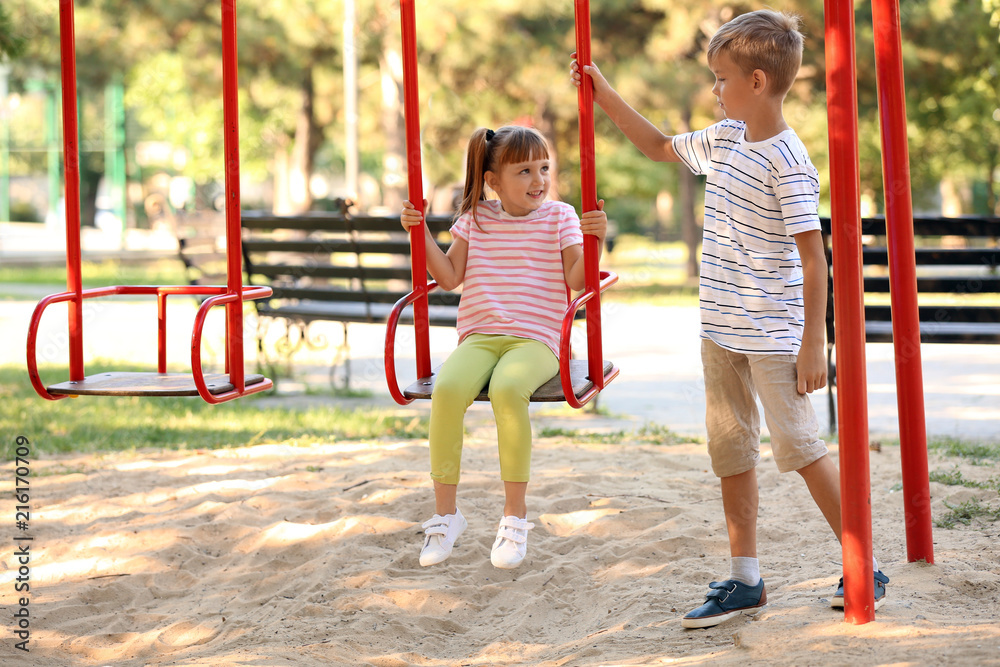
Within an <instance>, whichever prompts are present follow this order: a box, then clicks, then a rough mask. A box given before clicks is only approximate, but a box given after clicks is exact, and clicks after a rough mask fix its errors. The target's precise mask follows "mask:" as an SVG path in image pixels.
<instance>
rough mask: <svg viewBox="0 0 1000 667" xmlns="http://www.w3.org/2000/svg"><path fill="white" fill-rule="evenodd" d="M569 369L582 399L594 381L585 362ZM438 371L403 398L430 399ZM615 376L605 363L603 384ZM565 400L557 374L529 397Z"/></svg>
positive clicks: (578, 361)
mask: <svg viewBox="0 0 1000 667" xmlns="http://www.w3.org/2000/svg"><path fill="white" fill-rule="evenodd" d="M569 368H570V374H571V376H572V378H573V393H574V394H576V397H577V398H582V397H583V396H584V395H585V394H586V393H587V392H588V391H590V390H591V389H592V388H593V386H594V381H593V380H591V379H590V376H589V374H588V368H587V360H586V359H573V360H571V361H570V362H569ZM440 370H441V367H440V366H438V367H437V368H435V369H434V372H433V374H432V375H431V376H430V377H426V378H420V379H419V380H417V381H416V382H414V383H413V384H411V385H410V386H409V387H407V388H406V389H404V390H403V396H405V397H406V398H409V399H426V398H430V397H431V393H432V392H433V391H434V378H435V377H437V374H438V371H440ZM616 375H618V368H617V367H616V366H615V365H614V364H612V363H611V362H610V361H605V362H604V378H605V383H607V382H610V381H611V379H612V378H614V377H615V376H616ZM489 391H490V385H489V383H486V386H485V387H483V390H482V391H481V392H479V396H476V400H477V401H488V400H490V396H489ZM565 400H566V396H565V395H564V394H563V389H562V382H561V381H560V377H559V374H558V373H557V374H556V375H555V376H554V377H552V378H551V379H550V380H549V381H548V382H546V383H545V384H543V385H542V386H541V387H539V388H538V389H536V390H535V393H534V394H532V395H531V402H532V403H561V402H563V401H565Z"/></svg>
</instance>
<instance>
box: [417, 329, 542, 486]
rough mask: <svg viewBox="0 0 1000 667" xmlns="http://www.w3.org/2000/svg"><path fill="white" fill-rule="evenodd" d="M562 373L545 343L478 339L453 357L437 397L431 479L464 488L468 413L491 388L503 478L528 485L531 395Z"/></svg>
mask: <svg viewBox="0 0 1000 667" xmlns="http://www.w3.org/2000/svg"><path fill="white" fill-rule="evenodd" d="M558 371H559V361H558V360H557V359H556V356H555V354H553V353H552V350H550V349H549V347H548V345H546V344H545V343H540V342H538V341H536V340H531V339H528V338H518V337H516V336H501V335H489V334H472V335H470V336H468V337H466V339H465V340H463V341H462V344H461V345H459V346H458V348H456V349H455V351H454V352H452V353H451V356H450V357H448V360H447V361H445V362H444V365H443V366H442V367H441V371H440V373H439V374H438V376H437V378H436V379H435V381H434V393H433V394H432V396H431V424H430V449H431V478H432V479H434V480H437V481H438V482H442V483H444V484H458V480H459V475H460V471H461V465H462V436H463V434H464V428H463V424H462V422H463V419H464V417H465V411H466V410H468V409H469V406H470V405H472V402H473V401H474V400H475V399H476V396H478V395H479V392H480V391H482V389H483V386H485V385H486V383H487V381H488V382H489V383H490V391H489V395H490V403H491V404H492V405H493V416H494V417H495V419H496V424H497V446H498V448H499V450H500V478H501V479H502V480H503V481H505V482H527V481H528V477H529V474H530V471H531V424H530V423H529V421H528V403H529V399H530V398H531V394H532V393H534V391H535V390H536V389H538V387H540V386H541V385H543V384H545V382H547V381H548V380H549V379H551V378H552V376H553V375H555V374H556V373H557V372H558Z"/></svg>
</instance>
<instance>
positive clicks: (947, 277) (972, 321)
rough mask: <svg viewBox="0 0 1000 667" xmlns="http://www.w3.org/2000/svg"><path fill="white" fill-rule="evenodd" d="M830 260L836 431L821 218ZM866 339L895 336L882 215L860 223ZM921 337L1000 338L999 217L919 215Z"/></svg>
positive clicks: (916, 227) (950, 340) (831, 405)
mask: <svg viewBox="0 0 1000 667" xmlns="http://www.w3.org/2000/svg"><path fill="white" fill-rule="evenodd" d="M821 224H822V229H823V238H824V243H825V245H826V252H827V263H828V264H829V266H830V299H829V300H828V305H827V316H826V325H827V362H828V364H829V381H828V385H827V386H828V405H829V410H830V425H831V427H830V428H831V431H833V430H835V429H836V404H835V398H834V393H833V388H834V386H835V384H836V364H835V359H834V354H833V351H834V345H835V343H836V337H835V333H836V332H835V327H834V324H835V323H834V307H833V300H834V299H835V298H836V295H835V294H834V292H833V263H832V261H831V242H830V220H829V219H827V218H824V219H822V220H821ZM861 234H862V264H863V280H864V293H865V294H864V300H865V340H866V342H869V343H891V342H892V317H891V313H890V307H889V251H888V248H887V245H886V226H885V220H884V219H883V218H864V219H862V221H861ZM913 234H914V244H915V246H916V265H917V293H918V296H917V299H918V309H919V319H920V342H921V343H948V344H962V343H964V344H992V345H996V344H1000V218H986V217H960V218H944V217H928V216H920V217H916V218H914V220H913Z"/></svg>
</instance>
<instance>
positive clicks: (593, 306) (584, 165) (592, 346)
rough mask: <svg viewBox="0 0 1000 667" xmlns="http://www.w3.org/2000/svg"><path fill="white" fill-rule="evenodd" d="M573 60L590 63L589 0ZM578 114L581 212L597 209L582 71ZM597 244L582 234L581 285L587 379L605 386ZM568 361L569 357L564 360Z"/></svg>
mask: <svg viewBox="0 0 1000 667" xmlns="http://www.w3.org/2000/svg"><path fill="white" fill-rule="evenodd" d="M574 13H575V18H576V60H577V62H578V63H580V66H581V70H582V67H583V66H584V65H590V64H591V60H590V0H575V2H574ZM577 90H578V91H579V92H578V93H577V103H578V105H579V116H580V194H581V199H582V201H581V205H582V207H583V211H584V212H588V211H596V210H597V172H596V166H595V150H594V84H593V82H592V81H591V80H590V77H589V76H587V75H584V79H583V85H581V86H580V87H579V88H578V89H577ZM600 257H601V253H600V248H599V247H598V240H597V237H596V236H593V235H591V234H587V235H585V236H584V237H583V258H584V288H585V290H586V291H587V292H593V293H594V296H593V297H592V298H591V300H590V301H589V302H588V303H587V363H588V370H589V373H590V379H591V380H592V381H593V383H594V386H596V387H597V388H598V389H604V354H603V346H602V340H601V288H600V283H601V278H600V266H599V264H600ZM567 361H568V360H567Z"/></svg>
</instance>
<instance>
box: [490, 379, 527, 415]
mask: <svg viewBox="0 0 1000 667" xmlns="http://www.w3.org/2000/svg"><path fill="white" fill-rule="evenodd" d="M489 393H490V402H491V403H493V405H495V406H496V405H499V406H503V407H505V408H511V407H517V406H521V405H527V404H528V402H529V400H530V399H531V393H532V392H530V391H528V390H527V389H525V386H524V383H523V382H518V381H517V380H516V379H511V378H496V377H494V378H493V379H492V380H491V381H490V392H489Z"/></svg>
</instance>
